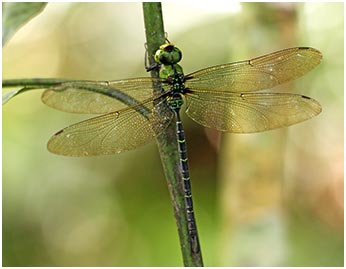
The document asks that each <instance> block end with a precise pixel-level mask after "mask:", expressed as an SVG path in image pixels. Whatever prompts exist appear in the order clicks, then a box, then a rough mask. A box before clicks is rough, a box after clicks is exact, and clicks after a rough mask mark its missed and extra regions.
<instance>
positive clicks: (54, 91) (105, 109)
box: [41, 78, 159, 114]
mask: <svg viewBox="0 0 346 269" xmlns="http://www.w3.org/2000/svg"><path fill="white" fill-rule="evenodd" d="M155 81H159V80H157V79H153V78H135V79H124V80H116V81H73V82H63V83H60V84H57V85H55V86H52V87H50V88H49V89H47V90H46V91H44V92H43V94H42V97H41V99H42V101H43V103H45V104H46V105H48V106H50V107H53V108H56V109H59V110H62V111H66V112H73V113H85V114H105V113H109V112H112V111H118V110H121V109H124V108H126V107H128V106H133V105H137V104H138V103H140V102H143V101H144V100H147V99H150V98H152V97H153V82H155Z"/></svg>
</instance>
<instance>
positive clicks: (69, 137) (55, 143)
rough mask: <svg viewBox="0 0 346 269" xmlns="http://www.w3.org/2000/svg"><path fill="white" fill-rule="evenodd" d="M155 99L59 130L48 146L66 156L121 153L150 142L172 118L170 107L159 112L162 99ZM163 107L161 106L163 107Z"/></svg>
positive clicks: (50, 149) (52, 150)
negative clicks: (154, 102) (155, 100)
mask: <svg viewBox="0 0 346 269" xmlns="http://www.w3.org/2000/svg"><path fill="white" fill-rule="evenodd" d="M152 104H153V102H151V101H150V102H147V103H146V104H141V105H140V106H139V107H136V108H127V109H123V110H120V111H117V112H111V113H108V114H105V115H101V116H98V117H94V118H91V119H88V120H85V121H82V122H79V123H77V124H74V125H71V126H69V127H67V128H65V129H63V130H61V131H59V132H58V133H56V134H55V135H54V136H53V137H52V138H51V139H50V140H49V142H48V150H49V151H51V152H53V153H55V154H59V155H66V156H95V155H108V154H115V153H120V152H123V151H127V150H131V149H135V148H137V147H139V146H141V145H144V144H146V143H148V142H149V141H150V140H152V139H153V138H154V137H155V135H158V134H159V133H160V132H162V131H163V130H164V129H165V128H166V127H167V126H168V125H169V123H170V122H171V120H172V118H173V112H172V111H171V110H169V109H166V110H164V113H161V114H160V115H157V113H155V112H156V111H157V109H156V108H158V107H159V106H160V105H165V104H164V103H163V102H160V103H158V104H156V105H155V107H154V109H153V105H152ZM160 111H162V110H160Z"/></svg>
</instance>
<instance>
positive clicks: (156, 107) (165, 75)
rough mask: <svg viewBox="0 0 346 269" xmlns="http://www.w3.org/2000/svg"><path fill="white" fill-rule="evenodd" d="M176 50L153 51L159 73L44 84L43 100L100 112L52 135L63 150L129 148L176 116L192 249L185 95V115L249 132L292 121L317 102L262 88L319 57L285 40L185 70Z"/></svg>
mask: <svg viewBox="0 0 346 269" xmlns="http://www.w3.org/2000/svg"><path fill="white" fill-rule="evenodd" d="M181 58H182V53H181V51H180V50H179V49H178V48H177V47H175V46H174V45H173V44H170V43H166V44H163V45H162V46H160V48H159V50H158V51H157V52H156V54H155V56H154V59H155V61H156V63H157V66H160V78H157V79H156V78H149V77H146V78H133V79H124V80H117V81H104V82H97V81H73V82H64V83H60V84H57V85H55V86H54V87H51V88H49V89H48V90H46V91H45V92H44V93H43V95H42V100H43V102H44V103H45V104H47V105H49V106H51V107H54V108H57V109H60V110H64V111H68V112H75V113H88V114H93V113H99V114H102V115H101V116H98V117H95V118H91V119H88V120H85V121H82V122H80V123H77V124H74V125H71V126H69V127H67V128H65V129H63V130H61V131H59V132H58V133H56V134H55V135H54V136H53V137H52V138H51V139H50V141H49V142H48V149H49V150H50V151H51V152H53V153H56V154H61V155H67V156H93V155H104V154H114V153H120V152H123V151H127V150H131V149H135V148H137V147H139V146H141V145H143V144H146V143H147V142H149V141H151V140H152V139H153V138H154V137H155V136H156V135H159V134H160V133H162V132H163V131H164V130H165V129H166V128H167V126H168V125H169V124H170V123H171V122H172V120H173V119H174V118H175V121H176V128H177V140H178V145H179V153H180V166H181V174H182V179H183V187H184V192H185V206H186V216H187V221H188V230H189V236H190V239H191V241H190V242H191V245H192V248H193V250H194V251H195V252H198V251H199V242H198V237H197V228H196V223H195V217H194V212H193V203H192V196H191V186H190V180H189V167H188V159H187V152H186V144H185V136H184V131H183V128H182V123H181V118H180V109H181V107H182V105H183V103H184V102H183V99H184V98H185V100H186V113H187V115H188V116H189V117H190V118H191V119H193V120H194V121H196V122H197V123H199V124H201V125H203V126H205V127H209V128H213V129H216V130H219V131H222V132H232V133H253V132H261V131H266V130H272V129H276V128H280V127H284V126H290V125H292V124H296V123H299V122H302V121H305V120H307V119H310V118H312V117H314V116H316V115H318V114H319V113H320V112H321V106H320V104H319V103H318V102H317V101H315V100H314V99H312V98H310V97H307V96H304V95H299V94H292V93H275V92H263V91H261V90H265V89H270V88H273V87H275V86H277V85H279V84H282V83H285V82H288V81H291V80H294V79H296V78H298V77H300V76H303V75H304V74H305V73H307V72H308V71H310V70H311V69H313V68H314V67H315V66H316V65H318V64H319V63H320V61H321V59H322V54H321V53H320V52H319V51H318V50H316V49H313V48H306V47H297V48H290V49H285V50H281V51H278V52H274V53H271V54H268V55H264V56H261V57H258V58H254V59H251V60H247V61H240V62H235V63H229V64H222V65H217V66H212V67H208V68H205V69H202V70H199V71H197V72H194V73H191V74H189V75H184V73H183V69H182V67H181V66H180V65H179V64H178V62H179V61H180V60H181ZM155 88H159V91H155V90H154V89H155Z"/></svg>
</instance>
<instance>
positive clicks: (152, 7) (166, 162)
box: [143, 2, 203, 267]
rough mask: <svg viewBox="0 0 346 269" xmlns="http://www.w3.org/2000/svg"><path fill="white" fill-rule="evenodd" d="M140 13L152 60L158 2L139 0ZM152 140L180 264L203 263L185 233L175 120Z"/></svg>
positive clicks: (159, 34) (160, 30)
mask: <svg viewBox="0 0 346 269" xmlns="http://www.w3.org/2000/svg"><path fill="white" fill-rule="evenodd" d="M143 14H144V23H145V31H146V39H147V49H148V55H149V56H151V57H149V63H150V64H153V63H154V60H153V57H152V56H153V55H154V53H155V52H156V50H157V49H158V48H159V46H160V45H162V44H164V43H165V32H164V27H163V19H162V10H161V3H157V2H156V3H143ZM151 76H152V77H156V78H158V77H159V72H158V70H157V69H154V70H152V71H151ZM158 90H159V89H158ZM156 140H157V144H158V148H159V152H160V157H161V162H162V165H163V170H164V173H165V176H166V180H167V184H168V188H169V192H170V195H171V200H172V203H173V209H174V216H175V219H176V223H177V227H178V234H179V238H180V246H181V250H182V255H183V261H184V265H185V266H194V267H196V266H203V262H202V256H201V252H199V253H194V252H193V251H192V245H191V244H192V242H191V241H190V238H189V233H188V227H187V218H186V213H185V200H184V199H185V198H184V190H183V184H182V183H183V182H182V175H181V169H180V156H179V151H178V143H177V137H176V126H175V123H174V122H173V121H172V123H171V124H170V126H169V127H168V128H167V129H166V131H165V132H164V133H162V134H161V135H160V136H158V137H157V139H156Z"/></svg>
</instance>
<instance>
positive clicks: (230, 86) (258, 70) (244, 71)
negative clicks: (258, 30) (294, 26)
mask: <svg viewBox="0 0 346 269" xmlns="http://www.w3.org/2000/svg"><path fill="white" fill-rule="evenodd" d="M321 59H322V54H321V53H320V52H319V51H318V50H316V49H313V48H305V47H297V48H290V49H285V50H281V51H277V52H274V53H271V54H267V55H264V56H261V57H258V58H254V59H252V60H248V61H241V62H235V63H230V64H223V65H218V66H212V67H208V68H205V69H202V70H200V71H197V72H195V73H192V74H189V75H188V76H186V87H187V88H190V89H191V90H194V89H199V90H210V89H213V90H216V91H228V92H251V91H258V90H263V89H269V88H272V87H274V86H277V85H279V84H282V83H285V82H288V81H290V80H293V79H296V78H298V77H301V76H303V75H304V74H305V73H307V72H308V71H310V70H311V69H313V68H314V67H315V66H316V65H318V64H319V63H320V61H321Z"/></svg>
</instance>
